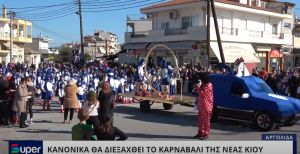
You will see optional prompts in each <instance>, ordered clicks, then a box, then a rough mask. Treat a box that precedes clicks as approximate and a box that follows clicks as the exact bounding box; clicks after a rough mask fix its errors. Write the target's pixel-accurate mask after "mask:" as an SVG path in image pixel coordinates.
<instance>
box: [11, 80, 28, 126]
mask: <svg viewBox="0 0 300 154" xmlns="http://www.w3.org/2000/svg"><path fill="white" fill-rule="evenodd" d="M30 95H32V93H31V92H28V89H27V85H26V80H25V78H22V79H21V84H20V85H19V86H18V87H17V90H16V93H15V100H14V103H13V106H12V109H13V111H15V112H18V113H20V118H19V119H20V126H19V127H20V128H26V127H28V125H26V124H25V120H26V103H27V100H28V98H27V97H28V96H30Z"/></svg>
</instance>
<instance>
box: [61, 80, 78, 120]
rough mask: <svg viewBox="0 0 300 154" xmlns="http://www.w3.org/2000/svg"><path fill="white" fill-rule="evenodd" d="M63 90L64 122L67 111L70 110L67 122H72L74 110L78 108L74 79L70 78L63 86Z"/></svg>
mask: <svg viewBox="0 0 300 154" xmlns="http://www.w3.org/2000/svg"><path fill="white" fill-rule="evenodd" d="M64 91H65V97H64V102H63V104H64V111H65V112H64V122H63V123H64V124H66V123H67V122H66V120H67V117H68V113H69V111H70V119H69V122H68V124H69V123H71V122H72V119H73V115H74V111H75V109H76V108H78V100H77V95H76V93H77V86H76V84H75V81H74V80H72V79H70V80H69V81H68V83H67V85H66V86H65V88H64Z"/></svg>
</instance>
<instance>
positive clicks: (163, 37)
mask: <svg viewBox="0 0 300 154" xmlns="http://www.w3.org/2000/svg"><path fill="white" fill-rule="evenodd" d="M205 38H206V27H205V26H199V27H189V28H187V29H166V30H164V29H161V30H150V31H144V32H135V33H132V32H127V33H125V42H126V43H142V42H172V41H183V40H186V41H188V40H191V41H192V40H205Z"/></svg>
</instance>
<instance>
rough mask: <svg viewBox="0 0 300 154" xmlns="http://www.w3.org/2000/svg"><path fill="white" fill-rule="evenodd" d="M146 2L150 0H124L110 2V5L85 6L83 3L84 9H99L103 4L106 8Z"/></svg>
mask: <svg viewBox="0 0 300 154" xmlns="http://www.w3.org/2000/svg"><path fill="white" fill-rule="evenodd" d="M117 1H120V0H117ZM144 2H149V0H143V1H141V0H140V1H139V2H132V0H127V1H123V2H115V3H110V4H109V5H105V6H102V4H101V5H100V4H98V5H95V4H93V5H88V6H90V7H84V6H85V5H83V9H85V10H90V9H91V10H92V9H99V6H101V9H106V8H112V7H118V6H124V5H135V4H142V3H144ZM91 6H92V7H91Z"/></svg>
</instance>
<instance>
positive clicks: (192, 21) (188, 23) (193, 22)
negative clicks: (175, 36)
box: [182, 15, 200, 29]
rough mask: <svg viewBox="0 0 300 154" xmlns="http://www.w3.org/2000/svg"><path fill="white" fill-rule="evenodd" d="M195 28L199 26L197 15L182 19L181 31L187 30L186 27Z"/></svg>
mask: <svg viewBox="0 0 300 154" xmlns="http://www.w3.org/2000/svg"><path fill="white" fill-rule="evenodd" d="M195 26H200V18H199V15H192V16H186V17H182V29H187V28H188V27H195Z"/></svg>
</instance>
